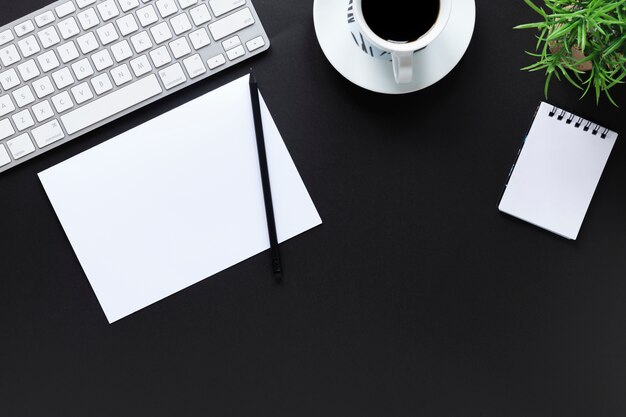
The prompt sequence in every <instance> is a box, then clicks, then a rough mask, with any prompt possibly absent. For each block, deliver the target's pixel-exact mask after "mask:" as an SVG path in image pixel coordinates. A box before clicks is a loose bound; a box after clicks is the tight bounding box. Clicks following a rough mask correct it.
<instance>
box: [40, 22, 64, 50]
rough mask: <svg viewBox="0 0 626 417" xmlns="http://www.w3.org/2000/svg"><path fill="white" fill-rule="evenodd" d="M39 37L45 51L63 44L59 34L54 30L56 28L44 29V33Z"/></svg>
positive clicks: (41, 32)
mask: <svg viewBox="0 0 626 417" xmlns="http://www.w3.org/2000/svg"><path fill="white" fill-rule="evenodd" d="M37 36H38V37H39V41H40V42H41V46H43V47H44V49H45V48H49V47H51V46H52V45H56V44H57V43H59V42H61V38H59V34H58V33H57V30H56V29H55V28H54V26H50V27H49V28H46V29H43V30H42V31H40V32H39V33H37Z"/></svg>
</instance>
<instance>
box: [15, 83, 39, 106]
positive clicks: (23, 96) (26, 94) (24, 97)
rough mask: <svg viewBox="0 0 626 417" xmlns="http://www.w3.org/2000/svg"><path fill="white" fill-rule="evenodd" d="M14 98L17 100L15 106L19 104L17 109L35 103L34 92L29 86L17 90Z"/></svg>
mask: <svg viewBox="0 0 626 417" xmlns="http://www.w3.org/2000/svg"><path fill="white" fill-rule="evenodd" d="M13 98H14V99H15V104H17V107H24V106H26V105H27V104H30V103H32V102H33V101H35V96H34V95H33V90H31V89H30V87H29V86H28V85H25V86H23V87H20V88H18V89H17V90H15V91H14V92H13Z"/></svg>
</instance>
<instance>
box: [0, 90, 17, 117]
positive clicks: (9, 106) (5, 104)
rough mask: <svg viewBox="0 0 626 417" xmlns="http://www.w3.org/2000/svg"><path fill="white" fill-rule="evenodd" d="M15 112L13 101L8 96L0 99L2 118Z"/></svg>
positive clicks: (0, 114)
mask: <svg viewBox="0 0 626 417" xmlns="http://www.w3.org/2000/svg"><path fill="white" fill-rule="evenodd" d="M14 110H15V106H14V105H13V100H11V97H10V96H9V95H8V94H6V95H4V96H2V97H0V116H4V115H7V114H9V113H11V112H12V111H14Z"/></svg>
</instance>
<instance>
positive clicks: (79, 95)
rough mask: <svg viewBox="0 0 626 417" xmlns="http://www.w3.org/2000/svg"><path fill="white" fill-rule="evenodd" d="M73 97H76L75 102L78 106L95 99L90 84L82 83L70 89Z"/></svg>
mask: <svg viewBox="0 0 626 417" xmlns="http://www.w3.org/2000/svg"><path fill="white" fill-rule="evenodd" d="M70 91H71V92H72V95H73V96H74V100H75V101H76V104H82V103H84V102H85V101H87V100H90V99H92V98H93V93H92V92H91V88H89V84H87V83H80V84H78V85H75V86H74V87H72V88H70Z"/></svg>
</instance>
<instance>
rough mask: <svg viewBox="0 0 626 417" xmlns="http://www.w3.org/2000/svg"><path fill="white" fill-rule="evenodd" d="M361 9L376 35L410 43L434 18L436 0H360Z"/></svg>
mask: <svg viewBox="0 0 626 417" xmlns="http://www.w3.org/2000/svg"><path fill="white" fill-rule="evenodd" d="M361 10H362V11H363V18H364V19H365V22H366V23H367V25H368V26H369V28H370V29H371V30H372V32H374V33H375V34H376V35H378V36H380V37H381V38H383V39H385V40H388V41H396V42H412V41H415V40H417V39H419V38H420V37H421V36H422V35H424V34H425V33H426V32H428V30H429V29H430V28H431V27H433V25H434V24H435V22H436V21H437V17H438V16H439V0H395V1H390V0H362V1H361Z"/></svg>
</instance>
